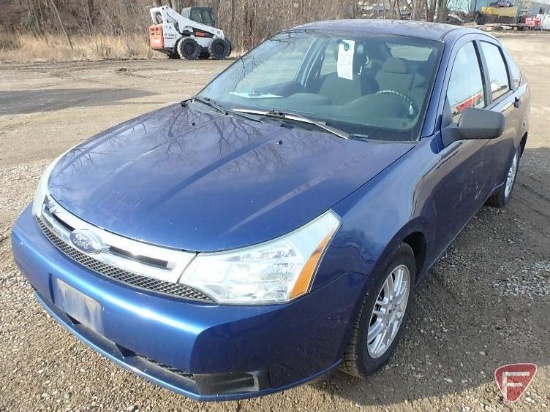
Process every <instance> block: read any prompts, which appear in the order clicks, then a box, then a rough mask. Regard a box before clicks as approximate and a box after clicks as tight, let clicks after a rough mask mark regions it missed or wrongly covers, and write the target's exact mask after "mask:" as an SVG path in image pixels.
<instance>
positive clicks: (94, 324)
mask: <svg viewBox="0 0 550 412" xmlns="http://www.w3.org/2000/svg"><path fill="white" fill-rule="evenodd" d="M52 285H53V298H54V304H55V305H56V306H57V307H58V308H59V309H61V310H62V311H63V312H65V313H66V314H67V315H69V316H70V317H71V318H73V319H75V320H76V321H78V322H79V323H81V324H82V325H84V326H86V327H87V328H89V329H91V330H93V331H94V332H96V333H100V334H103V314H102V307H101V305H100V304H99V302H97V301H96V300H94V299H92V298H91V297H89V296H87V295H85V294H84V293H82V292H80V291H79V290H77V289H75V288H74V287H72V286H71V285H69V284H67V283H65V282H63V281H62V280H60V279H58V278H55V277H54V278H53V282H52Z"/></svg>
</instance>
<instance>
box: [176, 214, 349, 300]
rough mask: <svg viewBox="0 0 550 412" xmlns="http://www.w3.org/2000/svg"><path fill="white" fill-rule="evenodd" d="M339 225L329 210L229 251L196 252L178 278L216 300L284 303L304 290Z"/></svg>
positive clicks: (336, 217)
mask: <svg viewBox="0 0 550 412" xmlns="http://www.w3.org/2000/svg"><path fill="white" fill-rule="evenodd" d="M339 227H340V219H339V218H338V216H337V215H336V214H335V213H334V212H332V211H328V212H326V213H324V214H323V215H321V216H320V217H318V218H317V219H315V220H313V221H312V222H310V223H308V224H306V225H305V226H302V227H301V228H299V229H297V230H296V231H294V232H292V233H289V234H288V235H285V236H282V237H280V238H277V239H274V240H271V241H269V242H266V243H262V244H259V245H255V246H251V247H248V248H243V249H239V250H235V251H231V252H220V253H209V254H207V253H204V254H201V253H199V254H198V255H197V257H196V258H195V259H194V260H193V261H192V262H191V263H190V265H189V266H188V267H187V268H186V269H185V271H184V272H183V275H182V277H181V279H180V283H183V284H186V285H189V286H192V287H194V288H197V289H200V290H202V291H204V292H205V293H207V294H208V295H210V296H211V297H212V298H213V299H214V300H216V301H217V302H219V303H231V304H268V303H284V302H288V301H290V300H292V299H295V298H297V297H298V296H301V295H303V294H304V293H307V292H308V290H309V287H310V285H311V282H312V280H313V276H314V274H315V272H316V270H317V266H318V263H319V261H320V260H321V258H322V256H323V254H324V252H325V250H326V249H327V246H328V245H329V243H330V241H331V239H332V237H333V236H334V234H335V233H336V231H337V230H338V228H339Z"/></svg>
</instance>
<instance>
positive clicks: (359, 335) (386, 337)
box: [342, 243, 416, 378]
mask: <svg viewBox="0 0 550 412" xmlns="http://www.w3.org/2000/svg"><path fill="white" fill-rule="evenodd" d="M387 262H388V263H387V264H386V265H385V268H384V272H383V275H382V276H380V277H379V279H378V280H377V281H376V282H375V283H374V284H373V286H372V287H371V289H370V290H369V291H368V293H367V295H366V297H365V299H364V301H363V304H362V307H361V311H360V313H359V317H358V318H357V320H356V322H355V325H354V328H353V335H352V337H351V340H350V342H349V344H348V347H347V348H346V353H345V355H344V363H343V365H342V367H343V371H344V372H346V373H349V374H350V375H354V376H358V377H362V378H364V377H366V376H368V375H371V374H373V373H374V372H376V371H377V370H379V369H380V368H381V367H382V366H384V365H385V364H386V362H387V361H388V359H389V358H390V356H391V354H392V352H393V350H394V349H395V346H396V345H397V342H398V341H399V338H400V337H401V335H402V334H403V330H404V328H405V324H406V322H407V319H408V317H409V315H410V312H411V306H412V291H413V287H414V283H415V277H416V264H415V260H414V253H413V251H412V249H411V247H410V246H409V245H407V244H405V243H402V244H401V245H399V246H398V247H397V248H396V249H395V250H394V251H393V253H392V254H391V255H390V257H389V258H388V260H387Z"/></svg>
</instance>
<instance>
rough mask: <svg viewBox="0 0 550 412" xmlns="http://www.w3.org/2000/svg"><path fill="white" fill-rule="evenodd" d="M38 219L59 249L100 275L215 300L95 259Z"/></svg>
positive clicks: (172, 293) (181, 295)
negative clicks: (68, 242) (61, 237)
mask: <svg viewBox="0 0 550 412" xmlns="http://www.w3.org/2000/svg"><path fill="white" fill-rule="evenodd" d="M36 221H37V222H38V226H39V227H40V229H41V230H42V233H44V235H45V236H46V237H47V238H48V239H49V240H50V242H52V243H53V244H54V246H55V247H56V248H57V249H59V250H60V251H61V252H63V253H64V254H65V255H67V256H68V257H69V258H70V259H72V260H74V261H75V262H78V263H79V264H81V265H82V266H84V267H86V268H88V269H90V270H92V271H94V272H96V273H98V274H100V275H103V276H105V277H108V278H110V279H114V280H117V281H119V282H122V283H125V284H127V285H131V286H133V287H136V288H139V289H144V290H147V291H152V292H156V293H162V294H164V295H170V296H176V297H179V298H184V299H190V300H198V301H202V302H211V303H213V302H214V301H213V300H212V299H211V298H210V297H209V296H207V295H205V294H204V293H202V292H200V291H198V290H196V289H193V288H191V287H189V286H185V285H182V284H180V283H172V282H165V281H163V280H159V279H153V278H149V277H147V276H142V275H138V274H135V273H132V272H129V271H127V270H124V269H120V268H117V267H115V266H112V265H108V264H106V263H103V262H101V261H99V260H97V259H94V258H93V257H91V256H89V255H87V254H85V253H82V252H81V251H79V250H77V249H75V248H74V247H72V246H70V245H68V244H67V243H65V242H64V241H63V240H62V239H60V238H59V237H57V235H56V234H55V233H54V232H53V231H52V230H50V228H49V227H48V226H47V225H46V224H45V223H44V222H43V221H42V220H41V219H39V218H37V219H36Z"/></svg>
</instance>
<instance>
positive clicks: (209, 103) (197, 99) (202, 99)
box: [181, 96, 259, 122]
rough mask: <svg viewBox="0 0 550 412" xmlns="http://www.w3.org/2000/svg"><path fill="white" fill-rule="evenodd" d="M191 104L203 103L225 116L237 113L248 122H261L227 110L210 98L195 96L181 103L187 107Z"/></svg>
mask: <svg viewBox="0 0 550 412" xmlns="http://www.w3.org/2000/svg"><path fill="white" fill-rule="evenodd" d="M189 102H199V103H202V104H204V105H206V106H208V107H211V108H213V109H215V110H217V111H218V112H220V113H223V114H224V115H229V114H230V113H235V114H237V115H239V116H241V117H244V118H245V119H248V120H253V121H255V122H258V121H259V120H258V119H256V118H255V117H252V116H247V115H246V114H244V113H241V112H237V111H235V110H228V109H226V108H225V107H223V106H222V105H221V104H219V103H217V102H216V101H214V100H212V99H211V98H210V97H202V96H193V97H192V98H190V99H189V100H184V101H183V102H181V105H182V106H187V104H188V103H189Z"/></svg>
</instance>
